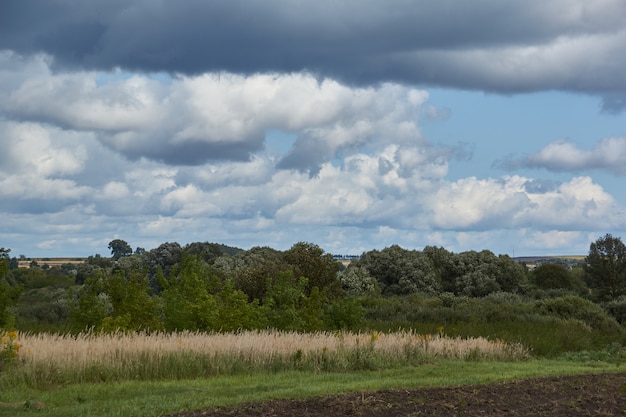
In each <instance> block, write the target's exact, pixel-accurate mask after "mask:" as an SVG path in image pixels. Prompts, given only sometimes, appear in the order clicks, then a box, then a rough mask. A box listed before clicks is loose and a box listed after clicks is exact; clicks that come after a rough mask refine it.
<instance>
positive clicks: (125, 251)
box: [109, 239, 133, 261]
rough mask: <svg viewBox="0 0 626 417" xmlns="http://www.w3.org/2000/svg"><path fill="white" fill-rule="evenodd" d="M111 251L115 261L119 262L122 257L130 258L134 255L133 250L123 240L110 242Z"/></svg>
mask: <svg viewBox="0 0 626 417" xmlns="http://www.w3.org/2000/svg"><path fill="white" fill-rule="evenodd" d="M109 249H110V250H111V255H113V260H114V261H117V260H118V259H120V258H121V257H122V256H130V255H132V254H133V248H131V247H130V245H129V244H128V243H126V241H124V240H122V239H115V240H112V241H110V242H109Z"/></svg>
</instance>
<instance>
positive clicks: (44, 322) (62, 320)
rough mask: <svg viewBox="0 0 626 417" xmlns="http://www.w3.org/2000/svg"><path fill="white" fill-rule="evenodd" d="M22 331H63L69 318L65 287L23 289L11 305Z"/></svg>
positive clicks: (17, 326) (17, 324)
mask: <svg viewBox="0 0 626 417" xmlns="http://www.w3.org/2000/svg"><path fill="white" fill-rule="evenodd" d="M13 311H14V313H15V316H16V321H15V326H16V328H18V329H20V330H22V331H35V332H36V331H64V330H66V327H67V320H68V318H69V303H68V297H67V289H66V288H62V287H54V286H49V287H43V288H36V289H31V290H26V291H24V292H23V293H22V294H21V296H20V298H19V300H18V302H17V303H16V304H15V306H14V307H13Z"/></svg>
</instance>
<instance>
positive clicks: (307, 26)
mask: <svg viewBox="0 0 626 417" xmlns="http://www.w3.org/2000/svg"><path fill="white" fill-rule="evenodd" d="M1 7H2V8H3V12H2V13H0V15H2V16H3V17H0V19H2V20H1V21H0V49H11V50H14V51H16V52H18V53H34V52H38V51H41V52H45V53H48V54H51V55H52V56H54V58H55V63H56V65H57V66H59V67H69V68H72V67H76V68H77V67H80V68H87V69H112V68H117V67H120V68H124V69H128V70H139V71H146V72H153V71H169V72H173V73H185V74H196V73H202V72H207V71H229V72H237V73H244V74H251V73H257V72H294V71H303V70H304V71H310V72H312V73H314V74H317V75H319V76H323V77H332V78H336V79H339V80H342V81H344V82H348V83H356V84H362V83H372V82H374V83H375V82H380V81H398V82H409V83H424V84H432V85H440V86H447V87H458V88H473V89H483V90H492V91H502V92H515V91H527V90H538V89H544V88H548V89H555V88H556V89H565V90H568V89H569V90H575V91H585V92H589V93H595V94H601V93H603V92H605V91H607V89H608V91H611V90H612V91H614V92H615V91H616V90H618V91H626V82H625V81H624V77H622V76H621V72H620V71H621V70H619V71H618V69H619V68H623V65H619V64H620V63H619V62H618V61H619V60H621V59H624V58H619V55H618V54H616V53H617V52H619V51H624V48H623V42H621V43H620V42H618V45H617V46H616V45H615V43H613V44H611V41H610V39H609V40H608V41H607V42H608V46H607V47H606V48H605V49H606V50H605V49H602V48H600V49H601V50H602V51H603V52H604V53H606V54H609V53H612V55H610V56H612V59H611V62H603V60H602V59H600V58H602V57H603V56H589V57H586V59H585V60H584V61H583V62H584V64H585V65H584V68H578V67H577V66H575V64H577V63H578V62H579V61H578V60H577V59H580V58H582V57H583V56H584V55H586V54H587V53H588V51H587V50H585V49H581V50H579V51H578V50H576V48H575V47H574V48H573V49H572V48H570V47H569V46H568V45H565V46H564V50H565V52H564V55H565V56H562V57H561V56H546V55H545V54H544V53H542V52H541V51H533V50H524V48H531V49H532V48H540V49H541V48H543V47H551V48H552V49H550V48H547V50H548V52H546V53H547V54H548V55H549V54H552V53H554V54H558V53H559V52H558V50H559V48H558V47H557V48H554V45H553V43H555V42H559V41H561V42H563V41H568V40H576V39H578V38H580V39H586V38H589V37H593V36H600V37H607V36H608V37H610V36H617V35H619V33H620V31H622V30H623V29H624V26H625V22H624V21H625V18H626V3H624V2H622V1H619V0H614V1H610V0H609V1H605V2H595V3H589V2H587V1H582V0H579V1H571V0H567V1H566V0H552V1H541V2H539V1H537V2H535V1H531V2H529V1H522V0H513V1H507V2H502V1H497V0H473V1H463V2H454V3H450V2H430V1H413V2H407V1H404V0H387V1H374V0H359V1H357V0H348V1H342V2H331V1H310V2H303V1H300V2H293V1H290V0H267V1H263V2H250V1H245V0H231V1H228V2H222V1H200V0H183V1H176V2H160V1H148V0H133V1H123V2H122V1H111V0H106V1H100V0H91V1H80V2H77V1H70V0H56V1H48V2H41V1H36V0H19V1H18V0H10V1H8V2H7V1H5V2H4V4H3V5H2V6H1ZM604 40H606V39H604ZM600 41H602V39H601V40H600ZM566 43H567V42H566ZM557 46H558V45H557ZM616 48H617V50H616ZM520 49H521V51H520ZM622 55H625V56H626V54H622ZM577 57H578V58H577ZM604 57H605V56H604ZM546 58H548V59H547V60H546ZM559 63H562V64H563V65H566V66H570V67H571V68H568V70H567V73H566V74H564V73H563V71H562V70H561V69H560V68H558V65H559ZM572 65H574V67H572ZM555 66H557V67H555ZM620 97H622V96H621V95H619V94H618V96H617V97H614V98H612V99H610V100H607V101H605V107H606V108H607V109H608V110H613V109H615V108H616V106H617V107H620V108H621V107H622V106H623V99H621V98H620Z"/></svg>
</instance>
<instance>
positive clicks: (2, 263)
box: [0, 248, 22, 328]
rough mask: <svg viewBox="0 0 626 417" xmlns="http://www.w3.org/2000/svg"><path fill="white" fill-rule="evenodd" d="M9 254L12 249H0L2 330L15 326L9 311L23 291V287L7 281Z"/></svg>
mask: <svg viewBox="0 0 626 417" xmlns="http://www.w3.org/2000/svg"><path fill="white" fill-rule="evenodd" d="M9 252H10V249H5V248H0V328H2V327H12V326H13V321H14V317H13V315H12V314H11V313H9V311H8V309H9V307H10V306H12V305H14V304H15V303H16V302H17V300H18V297H19V295H20V293H21V291H22V287H20V286H15V285H9V284H8V283H7V281H6V276H7V274H8V272H9V261H8V257H9Z"/></svg>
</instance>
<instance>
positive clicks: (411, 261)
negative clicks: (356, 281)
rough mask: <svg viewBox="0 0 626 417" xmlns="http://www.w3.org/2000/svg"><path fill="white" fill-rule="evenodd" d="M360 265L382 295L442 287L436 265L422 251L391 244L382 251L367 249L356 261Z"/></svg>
mask: <svg viewBox="0 0 626 417" xmlns="http://www.w3.org/2000/svg"><path fill="white" fill-rule="evenodd" d="M358 266H363V267H365V268H366V269H367V270H368V271H369V274H370V275H371V276H372V277H374V278H375V279H376V281H377V282H378V285H379V286H380V289H381V292H382V293H383V294H384V295H403V294H404V295H406V294H411V293H414V292H425V293H438V292H439V291H440V290H441V283H440V281H439V277H438V273H437V269H436V268H435V265H434V263H433V261H432V260H431V258H430V257H429V256H428V255H426V254H425V253H423V252H420V251H415V250H407V249H403V248H401V247H400V246H398V245H392V246H390V247H388V248H385V249H383V250H382V251H378V250H373V251H370V252H366V253H364V254H363V256H361V259H359V261H358V262H357V263H356V264H355V267H358Z"/></svg>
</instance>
